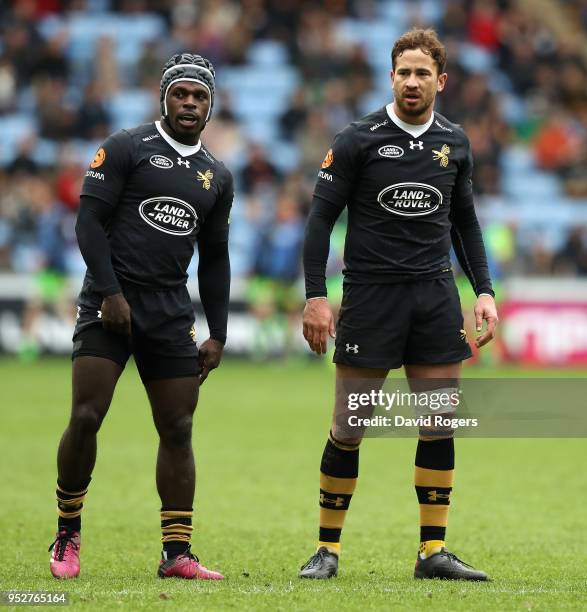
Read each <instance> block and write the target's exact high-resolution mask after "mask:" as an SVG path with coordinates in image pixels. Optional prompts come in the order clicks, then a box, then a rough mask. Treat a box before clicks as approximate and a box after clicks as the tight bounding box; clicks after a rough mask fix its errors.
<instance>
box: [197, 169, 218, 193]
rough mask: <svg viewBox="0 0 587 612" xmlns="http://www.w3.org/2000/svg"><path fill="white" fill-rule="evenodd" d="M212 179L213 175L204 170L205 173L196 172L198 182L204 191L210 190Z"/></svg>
mask: <svg viewBox="0 0 587 612" xmlns="http://www.w3.org/2000/svg"><path fill="white" fill-rule="evenodd" d="M213 178H214V175H213V174H212V172H210V170H206V172H200V171H199V170H198V180H199V181H202V187H203V188H204V189H210V185H211V183H210V181H211V180H212V179H213Z"/></svg>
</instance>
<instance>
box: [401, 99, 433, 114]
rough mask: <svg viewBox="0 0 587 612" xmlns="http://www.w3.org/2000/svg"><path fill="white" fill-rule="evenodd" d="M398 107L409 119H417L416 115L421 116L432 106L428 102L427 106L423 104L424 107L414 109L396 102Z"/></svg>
mask: <svg viewBox="0 0 587 612" xmlns="http://www.w3.org/2000/svg"><path fill="white" fill-rule="evenodd" d="M398 106H399V108H400V110H401V111H402V112H403V113H404V114H406V115H410V117H417V116H418V115H423V114H424V113H425V112H427V111H428V110H429V108H430V107H431V106H432V102H430V103H429V104H425V105H422V106H418V107H415V108H414V107H410V106H407V105H404V104H403V102H401V101H399V100H398Z"/></svg>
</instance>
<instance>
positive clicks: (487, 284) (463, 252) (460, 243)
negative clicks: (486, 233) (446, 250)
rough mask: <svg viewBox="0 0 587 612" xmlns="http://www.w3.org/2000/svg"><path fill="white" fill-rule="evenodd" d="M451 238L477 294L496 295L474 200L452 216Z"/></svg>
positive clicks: (464, 270) (458, 257) (462, 266)
mask: <svg viewBox="0 0 587 612" xmlns="http://www.w3.org/2000/svg"><path fill="white" fill-rule="evenodd" d="M452 223H453V227H452V229H451V240H452V244H453V247H454V250H455V254H456V256H457V259H458V261H459V264H460V266H461V268H462V269H463V272H464V273H465V274H466V275H467V278H468V279H469V282H470V283H471V286H472V287H473V290H474V291H475V294H476V295H479V294H480V293H488V294H489V295H494V293H493V288H492V286H491V277H490V275H489V267H488V265H487V255H486V252H485V244H484V242H483V234H482V232H481V227H480V226H479V221H478V219H477V215H476V213H475V208H474V206H473V203H472V200H471V202H470V203H469V204H468V205H467V206H466V207H462V208H460V209H458V211H457V214H453V216H452Z"/></svg>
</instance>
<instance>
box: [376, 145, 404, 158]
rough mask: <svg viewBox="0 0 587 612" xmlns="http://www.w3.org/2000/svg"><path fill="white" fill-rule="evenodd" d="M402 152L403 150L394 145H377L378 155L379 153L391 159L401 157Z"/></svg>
mask: <svg viewBox="0 0 587 612" xmlns="http://www.w3.org/2000/svg"><path fill="white" fill-rule="evenodd" d="M403 154H404V150H403V149H402V148H401V147H397V146H396V145H385V146H383V147H379V155H381V157H390V158H391V159H395V158H396V157H401V156H402V155H403Z"/></svg>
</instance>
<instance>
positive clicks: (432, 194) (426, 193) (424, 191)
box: [377, 183, 442, 217]
mask: <svg viewBox="0 0 587 612" xmlns="http://www.w3.org/2000/svg"><path fill="white" fill-rule="evenodd" d="M377 201H378V202H379V204H381V206H383V208H385V210H388V211H389V212H390V213H393V214H394V215H401V216H402V217H421V216H423V215H429V214H430V213H433V212H434V211H435V210H438V208H439V207H440V205H441V204H442V193H440V191H438V189H436V188H435V187H432V186H430V185H425V184H424V183H396V184H395V185H390V186H389V187H386V188H385V189H383V190H382V191H380V192H379V195H378V196H377Z"/></svg>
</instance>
